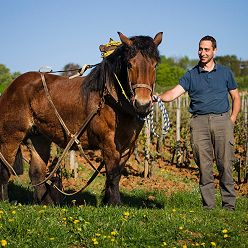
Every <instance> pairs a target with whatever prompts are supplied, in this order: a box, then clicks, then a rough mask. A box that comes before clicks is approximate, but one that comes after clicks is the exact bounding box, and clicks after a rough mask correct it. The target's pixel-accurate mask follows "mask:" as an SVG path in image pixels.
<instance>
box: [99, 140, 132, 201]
mask: <svg viewBox="0 0 248 248" xmlns="http://www.w3.org/2000/svg"><path fill="white" fill-rule="evenodd" d="M107 144H109V143H107ZM113 147H114V146H113ZM113 147H112V149H107V151H106V150H105V152H104V153H103V159H104V163H105V167H106V183H105V195H104V198H103V203H105V204H111V205H117V204H121V197H120V190H119V183H120V179H121V174H122V171H123V168H124V165H125V163H126V161H127V160H128V158H129V157H130V152H128V153H125V155H124V156H121V155H120V153H119V152H118V151H116V150H115V149H114V148H113Z"/></svg>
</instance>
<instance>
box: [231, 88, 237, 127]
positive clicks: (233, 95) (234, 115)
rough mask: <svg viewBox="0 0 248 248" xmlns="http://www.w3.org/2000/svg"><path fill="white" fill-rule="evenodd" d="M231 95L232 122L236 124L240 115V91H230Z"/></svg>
mask: <svg viewBox="0 0 248 248" xmlns="http://www.w3.org/2000/svg"><path fill="white" fill-rule="evenodd" d="M229 94H230V96H231V98H232V113H231V117H230V118H231V121H232V122H233V123H235V121H236V119H237V116H238V113H239V111H240V95H239V92H238V89H235V90H230V91H229Z"/></svg>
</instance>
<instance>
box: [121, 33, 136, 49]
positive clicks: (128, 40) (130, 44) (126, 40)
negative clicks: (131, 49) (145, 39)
mask: <svg viewBox="0 0 248 248" xmlns="http://www.w3.org/2000/svg"><path fill="white" fill-rule="evenodd" d="M118 35H119V37H120V40H121V42H122V43H125V44H126V45H128V46H132V45H133V42H132V41H131V40H130V39H128V38H127V37H126V36H125V35H124V34H122V33H121V32H118Z"/></svg>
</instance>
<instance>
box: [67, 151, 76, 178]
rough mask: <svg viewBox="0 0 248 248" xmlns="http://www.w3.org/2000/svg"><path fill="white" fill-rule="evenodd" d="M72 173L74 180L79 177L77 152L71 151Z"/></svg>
mask: <svg viewBox="0 0 248 248" xmlns="http://www.w3.org/2000/svg"><path fill="white" fill-rule="evenodd" d="M69 157H70V171H71V173H72V174H73V175H74V178H77V177H78V162H77V161H76V153H75V151H73V150H72V151H70V155H69Z"/></svg>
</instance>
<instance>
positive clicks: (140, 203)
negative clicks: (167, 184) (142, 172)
mask: <svg viewBox="0 0 248 248" xmlns="http://www.w3.org/2000/svg"><path fill="white" fill-rule="evenodd" d="M121 199H122V205H123V206H128V207H132V208H156V209H161V208H164V201H163V200H162V199H160V198H159V197H157V196H154V193H153V192H151V193H150V194H149V192H143V193H142V194H137V195H133V194H129V193H121Z"/></svg>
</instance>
